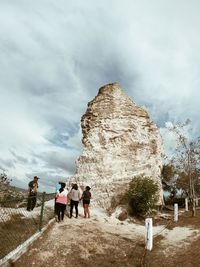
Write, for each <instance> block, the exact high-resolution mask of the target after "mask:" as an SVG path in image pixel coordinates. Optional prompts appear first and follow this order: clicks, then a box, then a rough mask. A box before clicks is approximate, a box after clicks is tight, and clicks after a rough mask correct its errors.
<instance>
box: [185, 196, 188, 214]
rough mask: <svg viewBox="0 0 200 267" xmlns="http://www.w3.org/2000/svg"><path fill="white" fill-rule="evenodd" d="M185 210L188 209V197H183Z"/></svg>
mask: <svg viewBox="0 0 200 267" xmlns="http://www.w3.org/2000/svg"><path fill="white" fill-rule="evenodd" d="M185 211H188V198H187V197H186V198H185Z"/></svg>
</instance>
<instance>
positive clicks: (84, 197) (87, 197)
mask: <svg viewBox="0 0 200 267" xmlns="http://www.w3.org/2000/svg"><path fill="white" fill-rule="evenodd" d="M90 189H91V188H90V187H89V186H86V188H85V191H83V194H82V197H81V199H82V200H83V209H84V218H87V217H88V218H90V211H89V205H90V199H91V193H90Z"/></svg>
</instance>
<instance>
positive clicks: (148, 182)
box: [126, 175, 159, 215]
mask: <svg viewBox="0 0 200 267" xmlns="http://www.w3.org/2000/svg"><path fill="white" fill-rule="evenodd" d="M158 189H159V187H158V184H157V183H156V182H154V181H153V180H152V179H151V178H150V177H144V176H142V175H141V176H136V177H134V178H133V179H132V181H131V182H130V184H129V189H128V191H127V193H126V196H127V199H128V204H129V208H130V213H131V214H132V215H140V214H145V213H147V212H148V211H149V210H150V209H152V208H154V207H155V205H156V203H157V200H158Z"/></svg>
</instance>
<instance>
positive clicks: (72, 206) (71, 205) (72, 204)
mask: <svg viewBox="0 0 200 267" xmlns="http://www.w3.org/2000/svg"><path fill="white" fill-rule="evenodd" d="M74 207H75V210H76V218H77V217H78V201H74V200H71V201H70V217H72V213H73V208H74Z"/></svg>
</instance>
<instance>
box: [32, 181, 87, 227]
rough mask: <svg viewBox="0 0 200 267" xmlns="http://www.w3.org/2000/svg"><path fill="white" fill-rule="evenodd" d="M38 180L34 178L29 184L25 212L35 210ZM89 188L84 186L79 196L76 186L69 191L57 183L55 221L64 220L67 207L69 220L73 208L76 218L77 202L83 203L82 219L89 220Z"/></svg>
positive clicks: (62, 184)
mask: <svg viewBox="0 0 200 267" xmlns="http://www.w3.org/2000/svg"><path fill="white" fill-rule="evenodd" d="M38 179H39V177H37V176H34V179H33V180H32V181H31V182H29V184H28V187H29V191H28V203H27V210H28V211H31V210H33V209H34V208H35V205H36V199H37V191H38ZM90 189H91V188H90V187H89V186H86V187H85V190H84V191H83V193H82V194H81V193H80V191H79V189H78V185H77V184H72V188H71V190H70V191H68V189H67V188H66V184H65V183H64V182H59V183H58V184H57V185H56V195H55V215H56V220H57V221H58V222H60V221H62V220H63V219H64V214H65V211H66V207H67V205H69V206H70V214H69V218H72V215H73V210H74V208H75V217H76V218H78V214H79V213H78V205H79V202H80V201H82V202H83V210H84V218H90V211H89V205H90V199H91V193H90Z"/></svg>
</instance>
